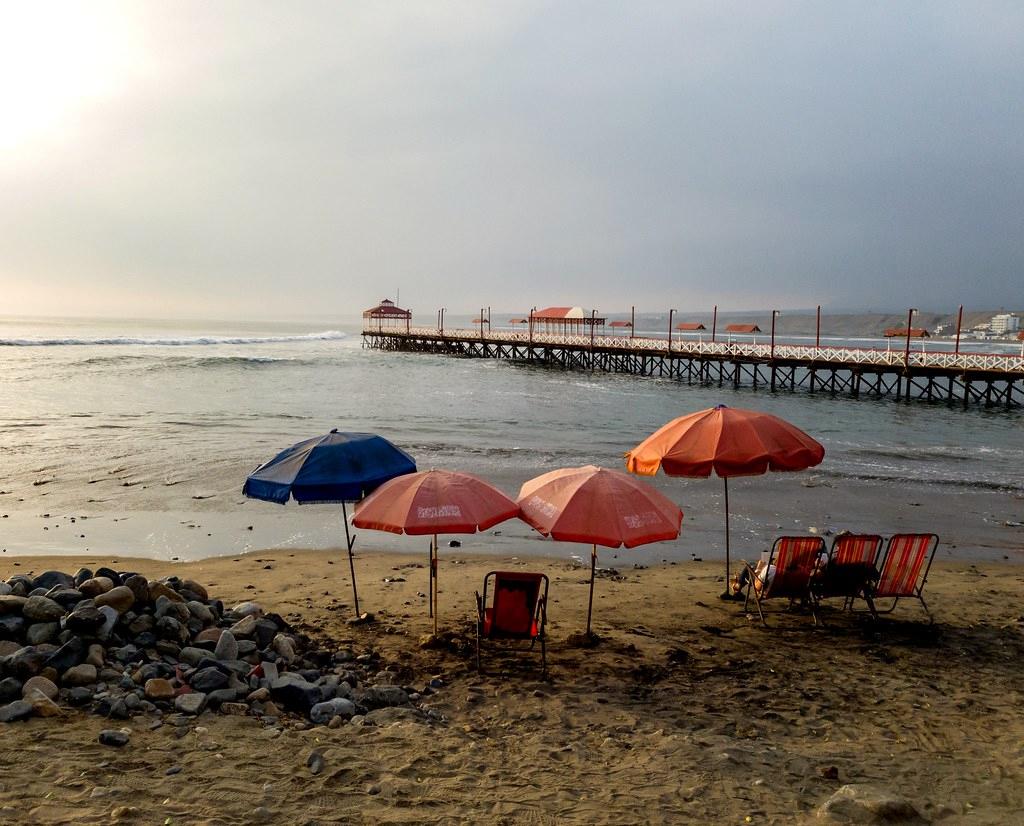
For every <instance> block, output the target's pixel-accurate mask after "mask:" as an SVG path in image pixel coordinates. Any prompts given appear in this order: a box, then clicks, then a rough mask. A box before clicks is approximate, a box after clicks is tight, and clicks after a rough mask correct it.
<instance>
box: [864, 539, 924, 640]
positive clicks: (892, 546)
mask: <svg viewBox="0 0 1024 826" xmlns="http://www.w3.org/2000/svg"><path fill="white" fill-rule="evenodd" d="M938 547H939V537H938V536H936V535H935V534H933V533H898V534H893V535H892V536H891V537H889V542H888V544H887V545H886V547H885V559H884V561H883V562H882V570H881V573H880V574H879V575H878V582H877V583H876V584H875V585H874V587H872V588H870V589H869V590H868V592H866V599H867V601H868V606H869V607H870V608H871V612H872V613H874V614H890V613H892V612H893V611H895V610H896V604H897V603H898V602H899V601H900V600H901V599H905V598H913V599H919V600H921V607H922V608H924V612H925V613H926V614H927V615H928V619H929V621H930V622H935V618H934V617H933V616H932V612H931V611H929V610H928V604H927V603H926V602H925V601H924V596H923V595H922V591H924V584H925V582H927V581H928V572H929V571H930V570H931V567H932V560H934V559H935V551H936V550H938ZM876 599H892V605H891V606H889V607H888V608H886V609H885V610H884V611H879V610H878V608H877V607H876V606H875V604H874V601H875V600H876Z"/></svg>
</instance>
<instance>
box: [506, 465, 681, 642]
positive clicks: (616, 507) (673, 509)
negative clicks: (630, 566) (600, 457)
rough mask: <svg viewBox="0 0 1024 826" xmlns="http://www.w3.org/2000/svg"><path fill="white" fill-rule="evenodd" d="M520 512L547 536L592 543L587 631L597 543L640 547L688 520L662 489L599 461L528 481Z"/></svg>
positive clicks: (673, 534)
mask: <svg viewBox="0 0 1024 826" xmlns="http://www.w3.org/2000/svg"><path fill="white" fill-rule="evenodd" d="M519 517H520V519H522V520H523V521H524V522H526V523H528V524H529V525H531V526H532V527H534V528H536V529H537V530H538V531H540V532H541V533H542V534H544V536H550V537H551V538H552V539H557V540H560V541H563V542H584V543H588V544H590V545H592V546H593V547H592V550H591V553H590V601H589V602H588V604H587V635H588V636H589V635H590V617H591V613H592V611H593V607H594V573H595V570H596V567H597V546H598V545H604V546H605V547H608V548H619V547H622V546H625V547H627V548H635V547H637V546H638V545H646V544H647V543H648V542H660V541H662V540H665V539H675V538H676V537H677V536H679V529H680V527H681V525H682V522H683V512H682V511H681V510H680V509H679V508H678V507H677V506H676V504H675V503H674V502H673V501H672V500H671V499H669V498H668V497H667V496H664V495H663V494H662V493H661V492H659V491H657V490H655V489H654V488H652V487H651V486H650V485H647V484H645V483H643V482H641V481H639V480H638V479H634V478H633V477H631V476H629V475H627V474H625V473H622V472H621V471H618V470H608V469H607V468H600V467H595V466H594V465H587V466H586V467H579V468H563V469H562V470H553V471H551V472H550V473H545V474H543V475H542V476H538V477H537V478H536V479H531V480H530V481H529V482H526V483H525V484H524V485H523V486H522V488H521V489H520V491H519Z"/></svg>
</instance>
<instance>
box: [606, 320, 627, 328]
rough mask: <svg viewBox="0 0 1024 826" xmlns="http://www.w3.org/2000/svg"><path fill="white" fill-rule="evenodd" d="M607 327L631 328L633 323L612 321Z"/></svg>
mask: <svg viewBox="0 0 1024 826" xmlns="http://www.w3.org/2000/svg"><path fill="white" fill-rule="evenodd" d="M608 326H609V327H632V326H633V322H632V321H613V322H611V323H610V324H609V325H608Z"/></svg>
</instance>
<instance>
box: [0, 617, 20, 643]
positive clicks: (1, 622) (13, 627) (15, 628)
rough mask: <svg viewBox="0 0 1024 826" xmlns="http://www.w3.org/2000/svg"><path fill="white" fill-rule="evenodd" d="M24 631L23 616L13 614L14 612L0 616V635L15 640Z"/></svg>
mask: <svg viewBox="0 0 1024 826" xmlns="http://www.w3.org/2000/svg"><path fill="white" fill-rule="evenodd" d="M24 633H25V618H24V617H19V616H15V615H14V614H7V615H6V616H0V637H2V638H4V639H9V640H15V639H19V638H20V637H22V636H23V635H24Z"/></svg>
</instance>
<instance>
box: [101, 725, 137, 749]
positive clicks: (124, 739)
mask: <svg viewBox="0 0 1024 826" xmlns="http://www.w3.org/2000/svg"><path fill="white" fill-rule="evenodd" d="M129 739H130V738H129V737H128V735H127V734H126V733H125V732H123V731H118V730H117V729H112V728H105V729H103V731H101V732H100V737H99V741H100V743H102V744H103V745H104V746H115V747H116V748H122V747H123V746H127V745H128V741H129Z"/></svg>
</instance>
